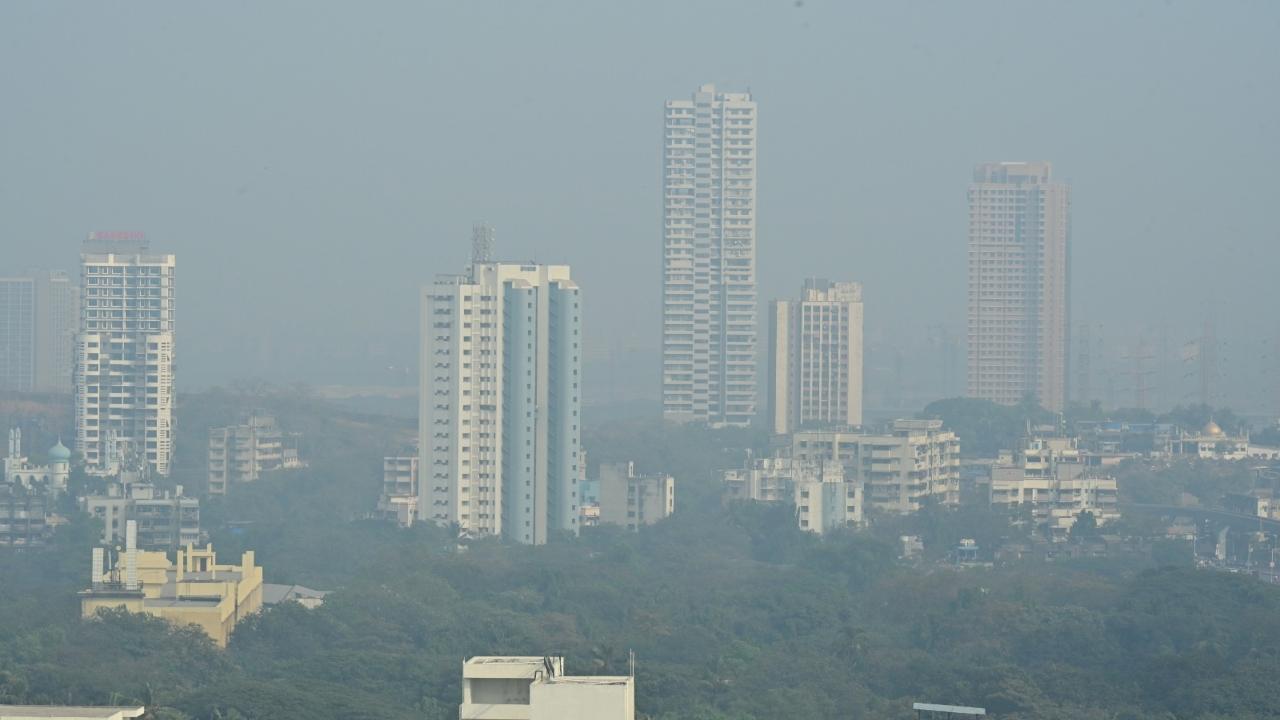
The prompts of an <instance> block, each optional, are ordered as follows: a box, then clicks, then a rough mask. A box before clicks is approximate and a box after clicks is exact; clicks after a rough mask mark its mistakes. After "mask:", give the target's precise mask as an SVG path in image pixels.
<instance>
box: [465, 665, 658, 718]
mask: <svg viewBox="0 0 1280 720" xmlns="http://www.w3.org/2000/svg"><path fill="white" fill-rule="evenodd" d="M635 704H636V703H635V678H634V677H632V676H630V675H621V676H567V675H565V674H564V658H562V657H550V656H548V657H534V656H514V657H473V658H471V659H470V660H467V661H466V662H464V663H463V665H462V705H461V706H460V707H459V709H458V717H459V718H460V720H635V713H636V709H635Z"/></svg>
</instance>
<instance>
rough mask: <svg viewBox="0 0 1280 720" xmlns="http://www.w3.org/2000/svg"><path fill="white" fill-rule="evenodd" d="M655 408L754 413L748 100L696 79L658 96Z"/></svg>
mask: <svg viewBox="0 0 1280 720" xmlns="http://www.w3.org/2000/svg"><path fill="white" fill-rule="evenodd" d="M662 239H663V243H662V245H663V255H662V271H663V280H662V408H663V416H664V417H665V418H666V419H667V420H671V421H675V422H705V423H709V424H711V425H716V426H721V425H747V424H749V423H750V422H751V421H752V419H753V418H754V416H755V413H756V350H757V347H756V340H757V333H758V331H757V327H756V103H755V101H754V100H752V98H751V94H750V93H722V92H717V91H716V88H715V86H714V85H703V86H702V87H700V88H698V91H697V92H696V93H694V95H693V98H692V99H690V100H669V101H667V104H666V134H665V136H664V143H663V234H662Z"/></svg>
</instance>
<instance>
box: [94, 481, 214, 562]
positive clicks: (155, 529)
mask: <svg viewBox="0 0 1280 720" xmlns="http://www.w3.org/2000/svg"><path fill="white" fill-rule="evenodd" d="M80 507H81V508H82V509H83V510H84V511H85V512H86V513H88V514H89V515H90V516H92V517H95V518H97V519H99V520H101V521H102V543H103V544H104V545H119V544H120V543H122V542H124V540H125V528H126V527H128V523H129V521H130V520H132V521H135V522H136V524H137V528H138V530H137V532H138V535H137V543H138V548H139V549H142V550H173V549H176V548H180V547H183V546H186V545H195V544H198V543H199V542H200V541H201V535H200V499H199V498H194V497H187V496H185V495H183V494H182V486H181V485H179V486H177V487H176V488H174V489H173V490H160V489H159V488H157V487H156V486H155V485H152V484H151V483H146V482H127V481H125V482H122V481H116V480H113V481H110V482H108V483H107V489H106V493H105V494H100V495H85V496H84V497H81V498H80Z"/></svg>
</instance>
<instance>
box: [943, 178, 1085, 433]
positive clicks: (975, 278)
mask: <svg viewBox="0 0 1280 720" xmlns="http://www.w3.org/2000/svg"><path fill="white" fill-rule="evenodd" d="M1070 208H1071V199H1070V190H1069V188H1068V186H1067V185H1066V183H1063V182H1059V181H1056V180H1054V179H1053V175H1052V171H1051V168H1050V165H1049V163H1047V162H1000V163H984V164H982V165H979V166H978V167H977V169H976V170H975V171H974V174H973V184H972V185H970V186H969V251H968V254H969V293H968V394H969V396H970V397H975V398H982V399H986V400H991V401H994V402H997V403H1000V404H1003V405H1016V404H1017V403H1020V402H1022V401H1023V400H1024V399H1025V398H1028V397H1031V398H1034V399H1035V400H1036V401H1038V402H1039V403H1040V404H1041V405H1042V406H1044V407H1045V408H1048V409H1049V410H1053V411H1057V412H1060V411H1062V410H1063V409H1064V407H1065V406H1066V379H1067V356H1068V340H1069V324H1070V319H1071V318H1070V301H1071V295H1070V273H1069V269H1070V239H1071V231H1070Z"/></svg>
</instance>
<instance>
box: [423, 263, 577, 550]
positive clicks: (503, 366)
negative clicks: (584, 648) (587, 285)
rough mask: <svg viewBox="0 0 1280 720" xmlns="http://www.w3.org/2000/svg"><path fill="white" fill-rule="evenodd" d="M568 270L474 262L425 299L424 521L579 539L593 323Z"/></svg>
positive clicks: (478, 531)
mask: <svg viewBox="0 0 1280 720" xmlns="http://www.w3.org/2000/svg"><path fill="white" fill-rule="evenodd" d="M580 304H581V297H580V295H579V291H578V286H577V285H576V284H575V283H574V282H573V280H572V279H571V278H570V276H569V266H567V265H536V264H519V263H504V262H479V261H477V262H474V263H473V264H472V267H471V271H470V272H469V273H468V274H466V275H441V276H438V277H437V278H436V281H435V283H434V284H433V285H430V286H428V287H425V288H423V290H422V321H421V328H420V331H421V336H422V354H421V360H420V362H421V373H422V380H421V385H420V392H419V403H420V407H419V413H418V417H419V428H418V433H419V457H420V460H419V488H420V498H421V499H420V502H421V503H422V507H421V509H420V517H422V518H425V519H431V520H433V521H435V522H437V523H440V524H456V525H457V526H458V528H459V530H460V531H461V532H463V533H466V534H468V535H471V536H482V535H504V536H506V537H508V538H510V539H512V540H515V541H516V542H521V543H529V544H541V543H544V542H546V541H547V538H548V536H549V534H551V533H553V532H557V531H565V532H571V533H574V534H577V532H578V510H579V505H580V504H581V500H580V498H579V496H578V478H579V475H580V470H581V468H580V464H581V442H580V440H581V434H582V431H581V424H582V418H581V405H582V403H581V397H582V395H581V382H582V370H581V368H582V361H581V358H582V348H581V346H582V333H581V330H582V311H581V307H580Z"/></svg>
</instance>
